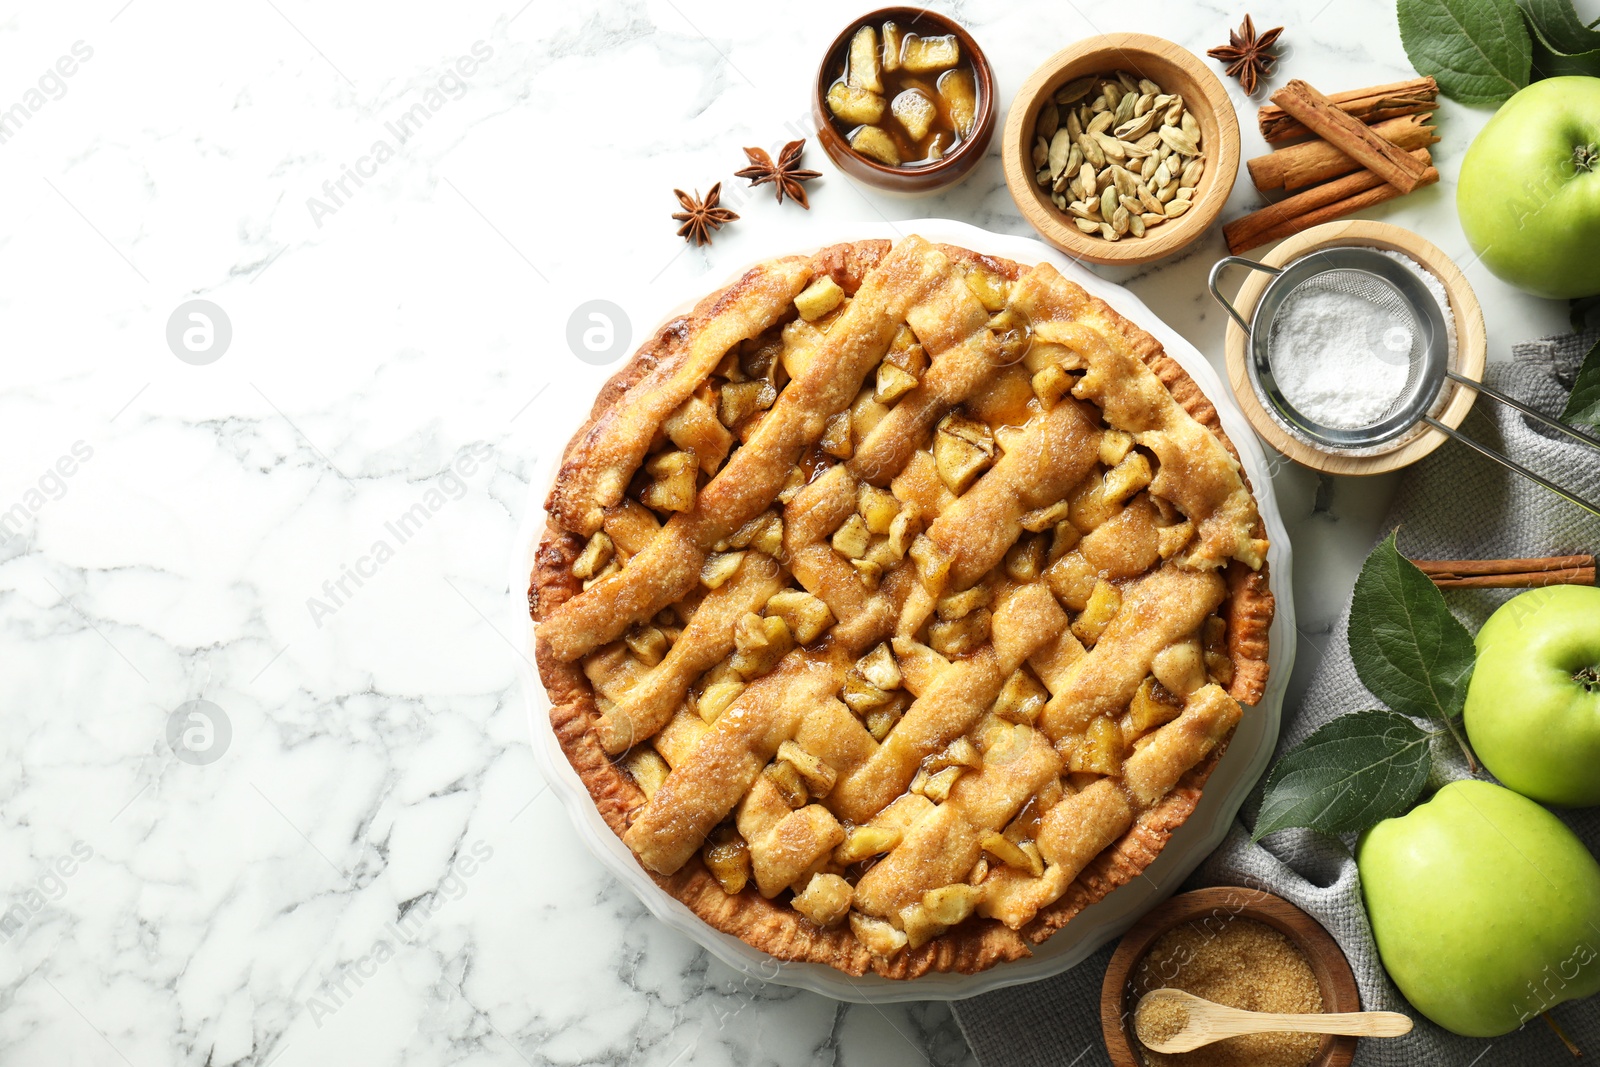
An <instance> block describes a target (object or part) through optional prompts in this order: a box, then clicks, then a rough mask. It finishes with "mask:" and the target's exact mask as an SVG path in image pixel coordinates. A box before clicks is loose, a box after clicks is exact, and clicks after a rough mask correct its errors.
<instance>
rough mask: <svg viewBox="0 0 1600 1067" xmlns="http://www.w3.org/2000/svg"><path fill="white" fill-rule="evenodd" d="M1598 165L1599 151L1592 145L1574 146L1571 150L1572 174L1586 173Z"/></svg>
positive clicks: (1599, 159) (1599, 160)
mask: <svg viewBox="0 0 1600 1067" xmlns="http://www.w3.org/2000/svg"><path fill="white" fill-rule="evenodd" d="M1596 163H1600V149H1597V148H1596V147H1595V146H1594V145H1592V144H1580V145H1575V146H1574V147H1573V149H1572V166H1573V173H1575V174H1576V173H1580V172H1582V173H1587V172H1588V171H1591V170H1594V168H1595V164H1596Z"/></svg>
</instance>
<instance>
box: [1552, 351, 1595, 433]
mask: <svg viewBox="0 0 1600 1067" xmlns="http://www.w3.org/2000/svg"><path fill="white" fill-rule="evenodd" d="M1561 418H1562V420H1563V421H1565V422H1571V423H1577V424H1579V425H1583V426H1592V427H1594V428H1595V429H1597V430H1600V341H1596V342H1595V346H1594V347H1593V348H1591V349H1589V354H1588V355H1587V356H1584V357H1583V366H1581V367H1579V368H1578V380H1577V381H1576V382H1575V383H1573V386H1572V395H1571V396H1569V397H1567V407H1566V410H1564V411H1563V412H1562V413H1561Z"/></svg>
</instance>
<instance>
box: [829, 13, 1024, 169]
mask: <svg viewBox="0 0 1600 1067" xmlns="http://www.w3.org/2000/svg"><path fill="white" fill-rule="evenodd" d="M889 20H893V21H894V22H897V23H899V24H900V25H901V26H902V27H904V28H905V29H906V30H907V31H908V32H911V33H915V34H918V35H919V36H923V37H942V36H944V35H946V34H954V35H955V38H956V41H957V43H959V44H960V46H961V48H962V50H963V51H964V52H965V53H966V55H967V56H968V57H970V59H971V61H972V74H973V80H974V81H976V82H977V85H978V121H977V124H976V126H974V127H973V131H972V136H971V137H968V138H967V139H966V140H965V141H962V142H961V143H960V144H958V145H956V147H955V150H954V151H952V152H950V153H949V154H948V155H946V156H945V157H944V158H943V159H941V160H939V161H938V162H937V163H928V164H926V165H924V166H920V167H890V166H886V165H885V164H883V163H879V162H878V161H877V160H875V159H868V158H867V157H866V156H863V155H861V154H860V153H859V152H857V151H856V150H855V149H853V148H851V147H850V143H849V142H848V141H846V140H845V138H844V134H842V133H840V132H839V128H838V127H837V126H835V125H834V123H833V113H832V112H830V111H829V110H828V101H827V97H828V87H829V86H830V85H832V84H833V83H834V82H836V81H838V80H839V71H840V70H841V69H843V64H844V56H845V52H846V50H847V49H848V48H849V45H850V38H851V37H852V36H853V35H854V34H855V32H856V30H858V29H859V28H861V27H862V26H863V25H866V24H869V23H870V24H871V25H873V26H881V25H883V23H884V22H885V21H889ZM997 112H998V108H997V107H996V104H995V87H994V71H993V70H992V69H991V68H990V66H989V59H988V57H987V56H985V55H984V54H983V49H981V48H979V47H978V42H976V41H974V40H973V39H972V35H971V34H970V33H968V32H967V31H966V30H965V29H964V28H963V27H962V26H961V25H960V23H957V22H953V21H951V20H950V19H947V18H945V17H944V16H943V15H941V14H938V13H937V12H934V11H929V10H928V9H926V8H921V7H880V8H878V10H876V11H869V12H868V13H867V14H865V15H862V16H861V17H859V18H856V19H854V20H852V21H851V23H850V25H848V26H846V27H845V28H844V29H843V30H842V31H841V32H840V34H839V36H837V37H835V38H834V39H833V43H832V44H830V45H829V46H828V50H827V51H826V52H825V53H823V56H822V64H821V65H820V66H819V67H818V68H817V84H816V87H815V91H814V92H813V93H812V94H811V113H812V117H813V118H815V119H816V123H817V140H818V141H820V142H822V149H823V151H825V152H827V153H828V158H830V159H832V160H833V162H834V163H835V164H836V165H837V166H838V167H839V169H840V170H842V171H844V172H845V173H846V174H848V175H850V177H852V178H854V179H856V180H857V181H861V182H865V183H867V184H868V185H875V186H877V187H878V188H880V189H886V190H888V191H890V192H894V193H908V194H917V193H932V192H936V191H937V190H939V189H943V188H945V187H947V186H950V185H954V184H955V183H956V182H958V181H960V180H961V179H962V178H965V177H966V176H967V175H968V174H970V173H971V172H972V168H974V167H976V166H977V165H978V161H979V160H981V159H982V158H983V153H984V151H985V150H986V149H987V148H988V147H989V139H990V138H991V137H993V136H994V127H995V121H996V118H995V116H996V114H997Z"/></svg>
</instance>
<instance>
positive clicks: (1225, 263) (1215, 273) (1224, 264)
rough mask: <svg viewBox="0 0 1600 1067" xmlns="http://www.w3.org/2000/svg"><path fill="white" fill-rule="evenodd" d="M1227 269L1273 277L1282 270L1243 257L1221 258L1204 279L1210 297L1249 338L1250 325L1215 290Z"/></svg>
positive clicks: (1218, 290) (1217, 290)
mask: <svg viewBox="0 0 1600 1067" xmlns="http://www.w3.org/2000/svg"><path fill="white" fill-rule="evenodd" d="M1229 267H1248V268H1250V269H1251V270H1259V271H1261V272H1263V273H1265V274H1271V275H1273V276H1277V275H1279V274H1282V273H1283V269H1282V268H1281V267H1269V266H1267V265H1266V264H1265V263H1257V262H1256V261H1255V260H1253V259H1246V258H1244V257H1243V256H1223V257H1222V258H1221V259H1219V260H1217V262H1216V263H1215V264H1214V265H1213V266H1212V268H1211V275H1210V276H1209V277H1208V278H1206V285H1207V286H1209V287H1210V289H1211V295H1212V296H1214V297H1215V298H1216V300H1217V303H1219V304H1221V305H1222V306H1223V307H1224V308H1226V309H1227V312H1228V314H1230V315H1232V316H1233V321H1234V322H1237V323H1238V324H1239V329H1241V330H1243V331H1244V335H1245V336H1246V337H1249V336H1250V324H1249V323H1248V322H1246V321H1244V316H1243V315H1241V314H1239V312H1238V311H1236V310H1235V309H1234V306H1233V305H1232V304H1230V303H1228V298H1227V297H1225V296H1223V295H1222V290H1221V289H1218V288H1217V279H1218V278H1220V277H1221V276H1222V272H1223V271H1225V270H1227V269H1228V268H1229Z"/></svg>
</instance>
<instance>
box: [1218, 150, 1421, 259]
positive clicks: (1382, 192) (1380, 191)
mask: <svg viewBox="0 0 1600 1067" xmlns="http://www.w3.org/2000/svg"><path fill="white" fill-rule="evenodd" d="M1362 173H1364V174H1371V171H1363V172H1362ZM1352 177H1355V175H1352ZM1373 178H1374V179H1376V184H1375V185H1373V186H1372V187H1370V188H1368V189H1366V190H1365V191H1363V192H1359V193H1356V194H1354V195H1351V196H1346V197H1344V198H1343V199H1342V200H1335V201H1333V202H1332V203H1328V204H1325V205H1323V206H1321V207H1311V204H1313V203H1315V202H1316V201H1317V200H1319V199H1321V197H1315V198H1312V200H1311V201H1308V203H1307V205H1306V208H1307V209H1306V210H1304V213H1303V214H1298V215H1294V216H1292V217H1289V218H1285V219H1283V220H1282V221H1280V222H1278V223H1276V224H1274V225H1267V226H1265V228H1256V229H1252V231H1251V232H1250V233H1249V234H1248V238H1249V242H1250V243H1249V244H1244V243H1243V241H1242V239H1241V241H1240V247H1241V248H1246V249H1248V248H1258V247H1260V246H1261V245H1264V244H1268V243H1269V242H1272V241H1281V240H1282V239H1283V238H1285V237H1292V236H1294V235H1295V234H1297V233H1300V232H1301V231H1303V230H1309V229H1311V227H1313V226H1321V225H1322V224H1323V223H1324V222H1332V221H1334V220H1335V219H1342V218H1344V217H1345V216H1346V215H1353V214H1355V213H1356V212H1357V211H1365V210H1366V209H1367V208H1369V207H1373V206H1375V205H1377V204H1382V203H1384V202H1385V201H1388V200H1393V199H1395V198H1396V197H1401V196H1404V195H1406V194H1405V193H1403V192H1401V191H1400V190H1399V189H1398V188H1396V187H1395V186H1393V185H1390V184H1389V183H1388V182H1386V181H1383V180H1382V179H1379V178H1377V176H1376V175H1373ZM1438 180H1439V172H1438V170H1436V169H1434V168H1433V167H1429V168H1428V169H1427V170H1426V171H1424V172H1423V176H1422V182H1421V183H1420V184H1419V185H1418V186H1417V188H1419V189H1420V188H1422V187H1423V186H1426V185H1432V184H1434V183H1435V182H1437V181H1438ZM1330 184H1332V183H1330ZM1355 184H1361V183H1355ZM1318 188H1319V189H1320V188H1322V187H1321V186H1318ZM1315 191H1316V190H1313V192H1315ZM1291 199H1293V198H1291ZM1282 203H1288V201H1287V200H1286V201H1283V202H1282ZM1274 206H1278V205H1274ZM1268 210H1270V209H1268ZM1247 217H1248V216H1247ZM1241 221H1242V220H1241ZM1256 225H1257V226H1261V225H1263V224H1259V223H1258V224H1256ZM1224 232H1226V228H1224ZM1233 246H1234V239H1233V238H1230V239H1229V241H1228V247H1229V248H1232V247H1233ZM1237 254H1238V253H1237V252H1236V253H1235V255H1237Z"/></svg>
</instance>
